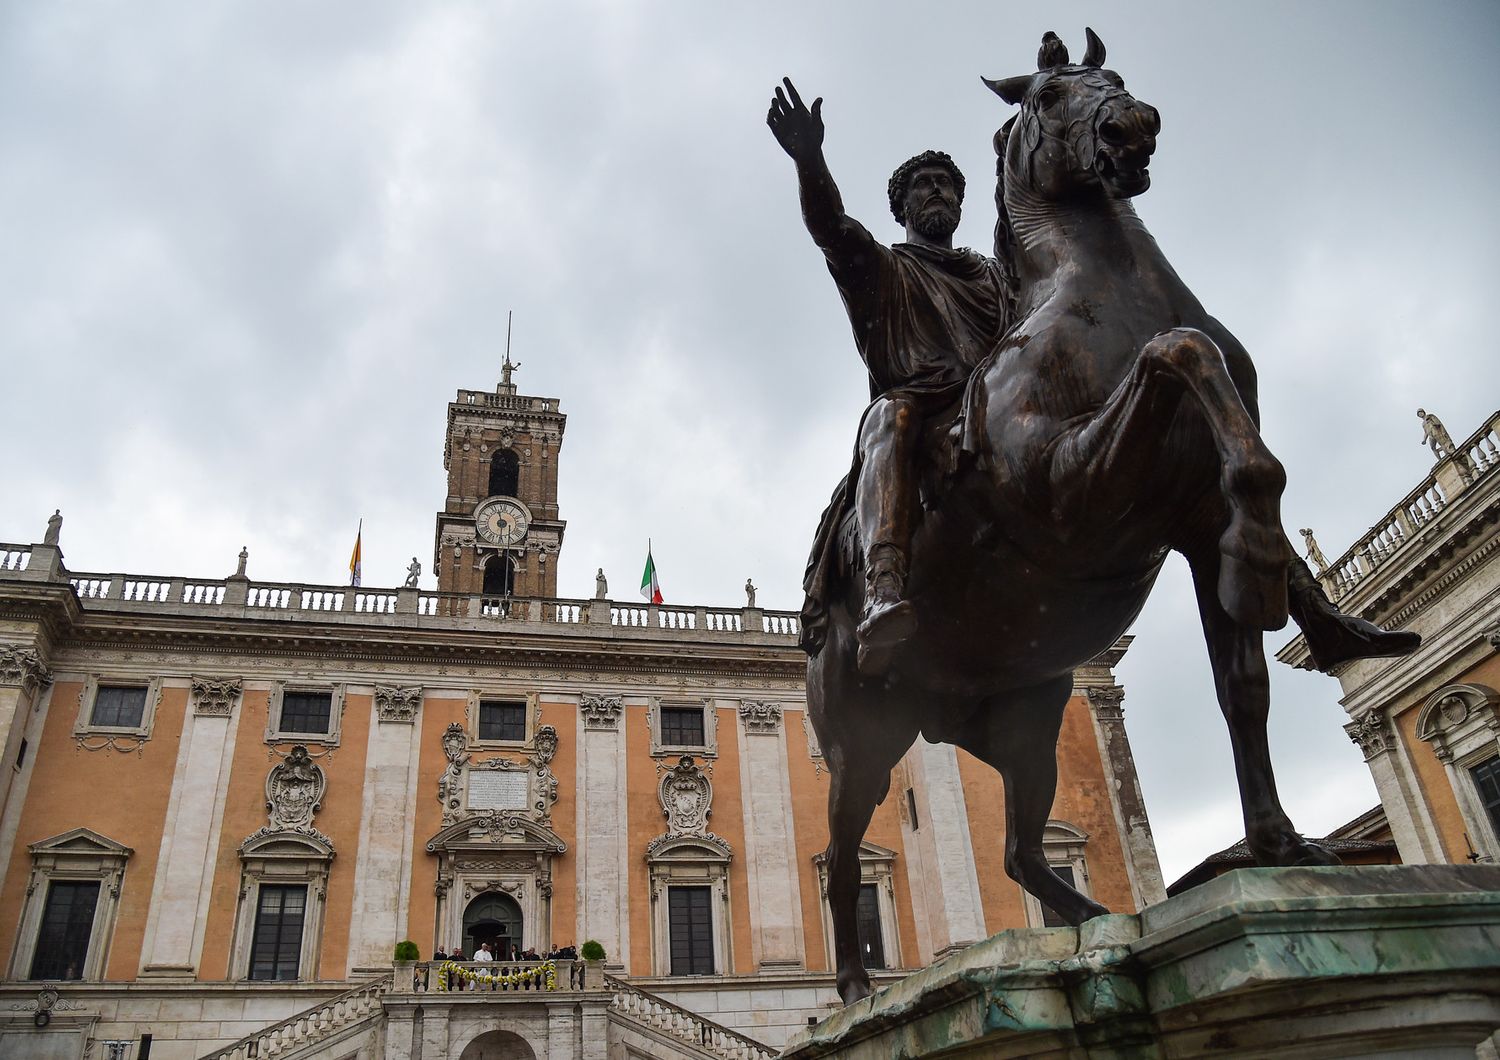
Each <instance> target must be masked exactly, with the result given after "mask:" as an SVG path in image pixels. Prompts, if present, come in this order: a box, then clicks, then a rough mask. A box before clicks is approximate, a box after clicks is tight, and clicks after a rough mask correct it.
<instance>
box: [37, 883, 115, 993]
mask: <svg viewBox="0 0 1500 1060" xmlns="http://www.w3.org/2000/svg"><path fill="white" fill-rule="evenodd" d="M98 904H99V881H98V880H91V881H88V882H83V881H77V880H53V881H52V882H51V883H50V884H48V885H47V905H46V907H45V908H44V909H43V912H42V929H41V931H40V932H39V933H38V935H37V940H36V956H35V957H34V958H32V961H31V978H33V979H82V978H83V962H84V961H85V960H86V959H87V958H88V955H89V938H90V936H92V935H93V933H94V907H95V906H97V905H98Z"/></svg>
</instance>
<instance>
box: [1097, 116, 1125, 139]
mask: <svg viewBox="0 0 1500 1060" xmlns="http://www.w3.org/2000/svg"><path fill="white" fill-rule="evenodd" d="M1099 136H1100V137H1101V138H1102V139H1103V140H1104V142H1105V143H1107V144H1120V143H1124V142H1125V130H1124V128H1122V127H1121V126H1120V124H1119V123H1118V122H1116V121H1115V120H1114V119H1112V118H1106V119H1105V120H1104V121H1102V122H1100V123H1099Z"/></svg>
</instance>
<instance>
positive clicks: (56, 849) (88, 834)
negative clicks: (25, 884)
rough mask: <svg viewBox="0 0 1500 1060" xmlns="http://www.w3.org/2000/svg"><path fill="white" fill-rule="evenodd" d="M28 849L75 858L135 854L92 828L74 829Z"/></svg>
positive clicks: (115, 856)
mask: <svg viewBox="0 0 1500 1060" xmlns="http://www.w3.org/2000/svg"><path fill="white" fill-rule="evenodd" d="M26 849H28V850H30V851H31V853H32V854H52V855H58V854H61V855H65V856H66V855H72V856H75V857H113V858H128V857H130V856H131V855H132V854H134V853H135V851H134V850H132V849H131V848H130V847H127V846H125V845H124V844H122V843H116V842H115V841H114V840H113V839H110V838H109V837H108V836H103V835H100V834H99V833H98V832H96V831H94V830H93V829H92V828H74V829H71V830H69V831H67V832H62V833H61V834H59V835H55V836H53V837H51V838H50V839H43V840H40V841H38V842H35V843H32V844H31V845H30V846H29V847H27V848H26Z"/></svg>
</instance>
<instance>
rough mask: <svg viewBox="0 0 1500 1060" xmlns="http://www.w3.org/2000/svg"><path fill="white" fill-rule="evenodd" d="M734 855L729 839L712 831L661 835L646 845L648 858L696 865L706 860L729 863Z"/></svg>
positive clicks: (659, 861)
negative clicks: (683, 834) (697, 833)
mask: <svg viewBox="0 0 1500 1060" xmlns="http://www.w3.org/2000/svg"><path fill="white" fill-rule="evenodd" d="M733 857H734V849H733V848H732V847H730V845H729V843H728V841H727V840H724V839H721V838H720V837H719V836H716V835H714V834H713V833H712V832H705V833H704V834H702V835H693V836H666V835H659V836H657V837H656V838H655V839H653V840H651V842H650V843H648V844H647V845H646V860H648V861H651V862H655V863H658V864H660V863H662V862H671V861H681V862H685V863H691V864H694V865H701V864H704V863H705V862H724V863H728V862H729V861H730V860H731V859H732V858H733Z"/></svg>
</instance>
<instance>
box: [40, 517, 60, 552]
mask: <svg viewBox="0 0 1500 1060" xmlns="http://www.w3.org/2000/svg"><path fill="white" fill-rule="evenodd" d="M61 537H62V509H61V508H58V509H56V510H54V511H53V513H52V518H50V519H48V520H47V532H46V533H44V534H42V544H44V545H55V544H57V542H58V539H59V538H61Z"/></svg>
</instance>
